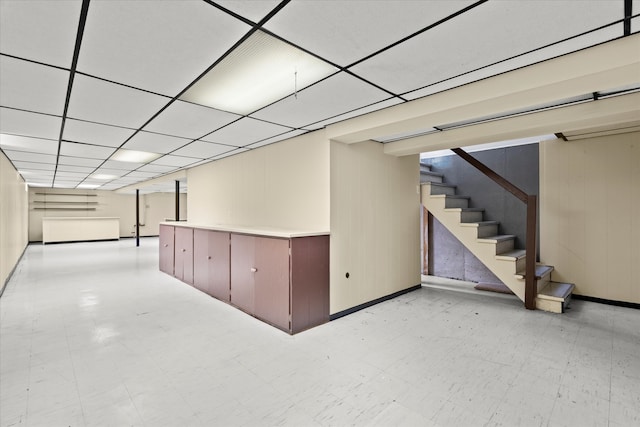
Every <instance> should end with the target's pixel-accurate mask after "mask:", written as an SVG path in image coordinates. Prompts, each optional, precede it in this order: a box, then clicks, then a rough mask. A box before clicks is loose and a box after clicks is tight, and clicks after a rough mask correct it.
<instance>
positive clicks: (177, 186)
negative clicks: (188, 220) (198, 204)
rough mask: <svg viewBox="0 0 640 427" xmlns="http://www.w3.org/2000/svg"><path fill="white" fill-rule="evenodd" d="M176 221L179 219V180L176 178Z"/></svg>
mask: <svg viewBox="0 0 640 427" xmlns="http://www.w3.org/2000/svg"><path fill="white" fill-rule="evenodd" d="M175 219H176V221H180V181H179V180H177V179H176V216H175Z"/></svg>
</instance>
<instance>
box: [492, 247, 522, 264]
mask: <svg viewBox="0 0 640 427" xmlns="http://www.w3.org/2000/svg"><path fill="white" fill-rule="evenodd" d="M526 256H527V251H525V250H524V249H514V250H512V251H507V252H503V253H501V254H498V255H496V259H504V260H508V261H509V260H518V259H521V258H524V257H526Z"/></svg>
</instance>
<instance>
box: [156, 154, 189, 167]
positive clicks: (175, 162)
mask: <svg viewBox="0 0 640 427" xmlns="http://www.w3.org/2000/svg"><path fill="white" fill-rule="evenodd" d="M197 161H198V160H197V159H194V158H192V157H181V156H173V155H171V154H168V155H166V156H162V157H160V158H159V159H158V160H154V161H153V162H151V164H152V165H164V166H175V167H183V166H188V165H190V164H191V163H195V162H197Z"/></svg>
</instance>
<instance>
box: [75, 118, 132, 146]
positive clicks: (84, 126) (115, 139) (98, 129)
mask: <svg viewBox="0 0 640 427" xmlns="http://www.w3.org/2000/svg"><path fill="white" fill-rule="evenodd" d="M134 132H135V130H134V129H129V128H122V127H117V126H107V125H101V124H98V123H92V122H85V121H82V120H73V119H67V120H66V121H65V124H64V134H63V139H66V140H68V141H73V142H84V143H87V144H94V145H104V146H107V147H120V146H121V145H122V144H123V143H124V142H125V141H126V140H127V138H129V137H130V136H131V135H133V133H134Z"/></svg>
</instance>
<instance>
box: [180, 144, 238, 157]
mask: <svg viewBox="0 0 640 427" xmlns="http://www.w3.org/2000/svg"><path fill="white" fill-rule="evenodd" d="M235 148H236V147H230V146H228V145H220V144H214V143H213V142H205V141H194V142H192V143H191V144H189V145H187V146H186V147H184V148H181V149H179V150H176V151H174V152H173V153H172V154H175V155H177V156H185V157H197V158H199V159H208V158H210V157H214V156H217V155H220V154H222V153H226V152H227V151H231V150H234V149H235Z"/></svg>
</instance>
